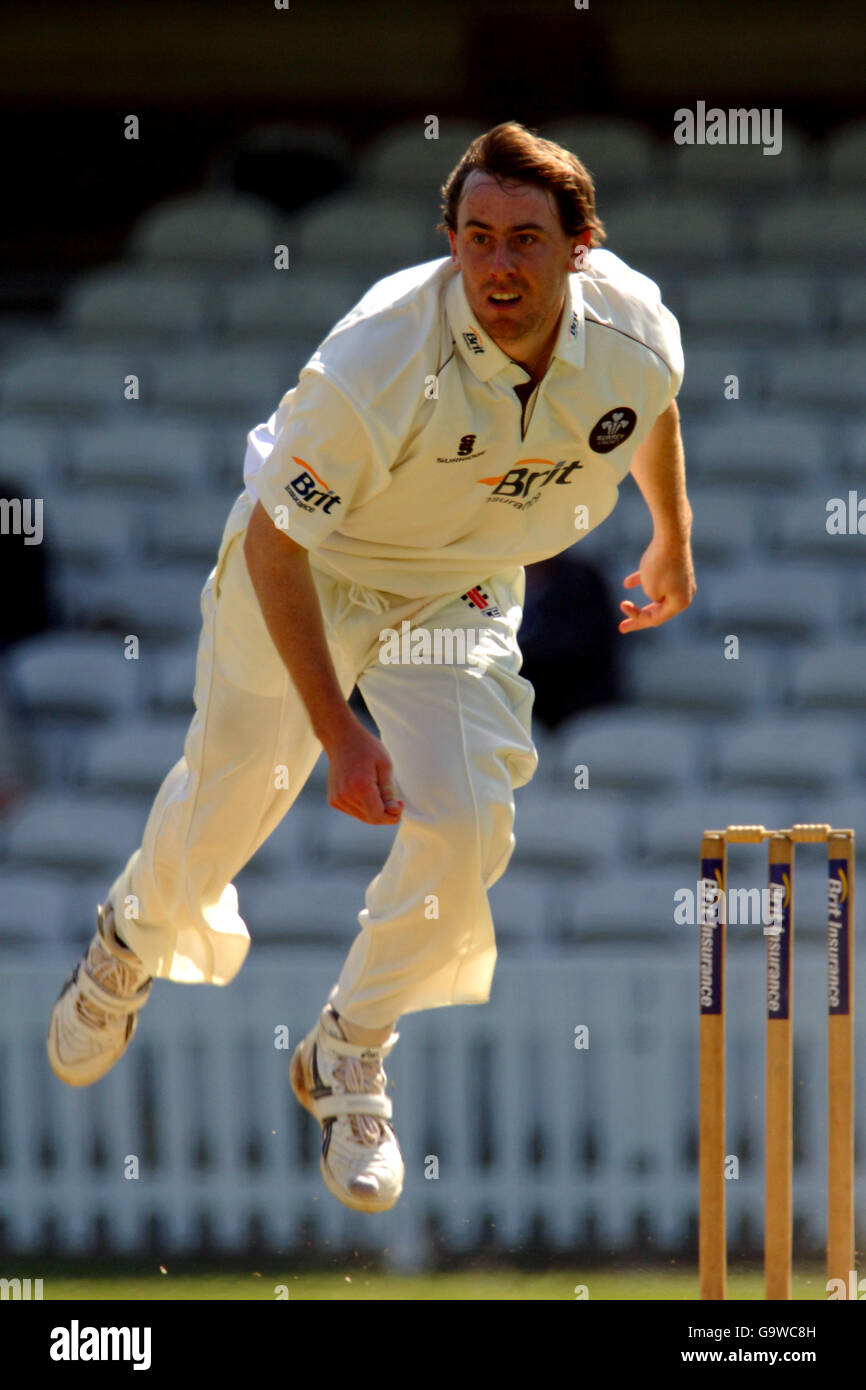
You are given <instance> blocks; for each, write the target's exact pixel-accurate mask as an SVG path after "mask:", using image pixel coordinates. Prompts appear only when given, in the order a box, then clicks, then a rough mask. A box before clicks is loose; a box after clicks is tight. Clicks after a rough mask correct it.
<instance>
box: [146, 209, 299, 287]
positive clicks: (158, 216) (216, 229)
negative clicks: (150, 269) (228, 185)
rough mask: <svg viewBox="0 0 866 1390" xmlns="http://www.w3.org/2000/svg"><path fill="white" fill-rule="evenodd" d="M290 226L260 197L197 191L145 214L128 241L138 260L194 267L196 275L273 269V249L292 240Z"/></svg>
mask: <svg viewBox="0 0 866 1390" xmlns="http://www.w3.org/2000/svg"><path fill="white" fill-rule="evenodd" d="M289 239H290V238H289V237H288V236H287V234H286V225H285V224H283V223H282V221H281V219H280V218H278V217H277V216H276V214H275V212H274V209H273V208H272V207H271V206H270V204H268V203H264V202H260V201H259V200H258V199H257V198H250V197H247V196H240V195H236V194H235V195H233V194H226V193H222V192H218V193H194V194H191V195H185V196H183V197H179V198H168V199H166V200H165V201H164V202H161V203H158V204H157V205H156V206H155V207H153V208H151V209H150V210H149V211H148V212H146V213H145V214H144V216H143V217H142V218H141V220H140V221H139V222H138V224H137V225H136V227H135V229H134V231H133V234H132V237H131V239H130V245H129V249H130V252H131V254H132V256H133V258H135V259H140V260H141V261H144V262H145V263H149V264H151V265H153V264H159V265H166V266H177V265H183V266H187V265H190V266H192V267H194V268H195V270H196V271H197V272H200V271H202V270H203V269H208V268H211V269H213V270H214V271H216V270H219V271H221V272H222V271H224V270H225V269H226V267H228V266H234V267H238V266H242V265H248V266H250V267H253V266H256V265H258V266H261V267H262V269H264V268H265V267H266V266H269V265H270V266H272V265H273V263H274V246H275V245H276V244H277V243H279V242H282V243H286V242H288V241H289Z"/></svg>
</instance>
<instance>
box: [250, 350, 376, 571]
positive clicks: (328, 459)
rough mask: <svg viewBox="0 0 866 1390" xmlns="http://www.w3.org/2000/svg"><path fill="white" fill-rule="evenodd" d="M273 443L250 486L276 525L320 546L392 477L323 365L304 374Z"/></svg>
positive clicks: (304, 542)
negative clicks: (325, 372)
mask: <svg viewBox="0 0 866 1390" xmlns="http://www.w3.org/2000/svg"><path fill="white" fill-rule="evenodd" d="M291 397H292V398H291V403H290V405H289V409H288V412H287V414H286V417H285V419H284V420H283V423H282V427H281V428H280V430H279V432H278V434H277V436H276V439H275V442H274V447H273V449H272V450H271V451H270V453H269V454H268V456H267V458H266V459H265V460H264V462H263V463H262V464H261V465H260V467H259V468H258V469H257V470H256V472H255V474H254V475H253V477H252V480H251V481H252V486H253V490H254V491H255V494H256V496H257V497H258V498H259V501H260V502H261V504H262V506H263V507H264V508H265V510H266V511H267V513H268V515H269V516H270V518H271V520H272V521H273V522H274V524H275V525H276V526H278V527H280V528H281V529H282V530H284V531H285V532H286V534H287V535H288V536H289V537H290V538H291V539H292V540H293V541H297V543H298V545H302V546H304V547H305V548H306V549H307V550H314V549H315V548H316V547H317V546H319V545H321V544H322V542H323V541H324V540H325V539H326V537H327V536H329V535H330V534H331V532H332V531H337V530H339V528H340V526H341V524H342V523H343V522H345V520H346V518H347V516H349V514H350V513H351V512H352V511H353V510H354V509H355V508H357V507H360V506H362V505H363V504H364V503H365V502H368V501H369V500H370V498H371V497H374V496H375V495H376V493H378V492H381V491H382V489H383V488H385V487H387V486H388V483H389V482H390V481H391V473H390V469H389V467H388V463H387V461H386V459H385V458H384V456H383V454H382V451H381V449H379V448H378V447H377V444H376V442H375V439H374V438H373V435H372V433H371V430H370V429H369V427H368V425H367V423H366V422H365V420H364V418H363V414H362V412H361V411H360V410H359V409H357V408H356V407H355V406H354V405H353V404H352V403H351V402H350V401H349V399H348V397H347V396H346V394H345V393H344V392H343V391H342V390H340V388H339V387H338V386H336V385H335V384H334V382H333V381H331V380H330V379H329V378H328V377H326V376H325V375H324V373H323V372H321V371H320V370H316V369H315V368H314V369H311V370H306V371H304V372H303V373H302V374H301V377H300V380H299V381H298V385H297V386H296V388H295V390H294V391H293V392H292V393H291Z"/></svg>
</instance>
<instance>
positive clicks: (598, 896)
mask: <svg viewBox="0 0 866 1390" xmlns="http://www.w3.org/2000/svg"><path fill="white" fill-rule="evenodd" d="M696 882H697V875H695V876H694V881H692V882H691V884H690V886H691V888H692V891H694V888H695V884H696ZM684 886H686V887H687V886H689V882H688V881H687V882H686V883H685V884H684V883H683V874H682V872H681V871H680V870H677V869H675V868H669V869H666V868H661V869H657V868H640V867H636V866H635V865H634V864H633V863H632V862H629V864H628V871H627V872H624V873H621V874H604V875H599V876H597V877H594V878H593V879H591V880H588V881H586V882H581V883H579V884H577V885H576V887H575V891H574V893H573V894H569V895H568V896H567V897H566V898H565V900H564V904H563V910H564V921H563V927H562V935H563V939H564V940H565V941H567V940H569V939H571V938H576V939H577V940H599V941H603V942H604V943H605V944H606V945H608V946H616V945H618V944H621V943H626V942H629V941H634V940H635V939H640V938H642V937H643V938H644V939H646V940H651V939H652V938H654V937H659V936H661V937H665V938H675V939H678V940H680V941H681V942H682V945H683V949H684V950H686V949H688V946H689V944H693V945H694V955H695V960H697V953H698V947H697V940H696V939H695V937H694V932H695V928H694V927H689V926H682V925H677V923H676V922H675V921H674V911H675V907H676V900H675V897H674V895H675V893H676V892H677V890H678V889H680V888H682V887H684Z"/></svg>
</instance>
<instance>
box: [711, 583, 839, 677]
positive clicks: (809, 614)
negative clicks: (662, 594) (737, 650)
mask: <svg viewBox="0 0 866 1390" xmlns="http://www.w3.org/2000/svg"><path fill="white" fill-rule="evenodd" d="M703 594H704V597H703V602H702V616H703V621H704V622H705V623H706V624H707V625H708V628H709V630H710V631H712V632H718V633H720V634H723V635H724V634H727V633H734V634H738V635H740V636H741V637H742V635H743V634H744V633H746V634H758V633H760V634H763V635H764V636H766V637H768V638H770V639H771V640H775V641H777V642H787V641H788V640H789V639H790V638H792V637H793V638H797V637H801V638H802V637H808V636H810V635H812V634H813V633H818V632H826V631H828V630H831V629H832V627H833V624H834V621H835V618H836V615H837V613H838V612H839V606H840V600H841V597H842V594H841V587H840V583H839V581H838V580H836V579H834V578H833V577H832V575H830V574H828V573H827V572H826V570H825V569H823V568H816V569H807V568H805V567H804V566H803V565H782V564H780V563H778V562H777V563H775V564H774V565H772V566H771V565H761V564H755V565H751V566H748V567H744V568H740V569H738V570H737V572H736V573H735V574H724V575H718V576H716V577H715V578H714V580H713V582H712V583H707V584H706V585H705V587H704V590H703ZM744 655H745V652H741V656H744Z"/></svg>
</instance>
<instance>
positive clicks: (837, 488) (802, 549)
mask: <svg viewBox="0 0 866 1390" xmlns="http://www.w3.org/2000/svg"><path fill="white" fill-rule="evenodd" d="M852 482H853V479H851V480H845V481H841V480H839V479H838V478H837V479H835V480H833V479H825V480H824V482H823V484H822V485H821V486H820V488H815V487H814V485H813V487H812V488H810V491H809V493H808V494H807V495H805V496H803V497H789V498H788V499H787V501H786V502H785V505H784V507H780V508H779V509H778V511H775V512H773V513H772V514H771V515H768V517H767V534H768V536H769V538H770V540H771V542H772V545H773V549H774V550H777V551H778V552H779V553H780V554H782V555H784V556H785V557H786V558H787V559H788V560H789V561H796V560H798V559H799V560H802V559H804V558H805V557H809V558H810V559H813V560H815V559H820V560H822V561H824V563H825V566H826V567H827V572H828V573H829V567H830V566H833V567H836V566H851V567H852V568H853V567H854V566H857V567H862V564H863V536H862V535H860V534H859V533H855V534H854V535H850V534H848V532H847V530H845V531H844V532H843V533H840V534H836V532H835V531H832V532H831V531H828V530H827V523H828V521H831V520H832V522H833V524H834V526H835V524H836V522H835V517H836V512H837V509H836V507H833V508H832V509H831V511H829V512H828V509H827V507H828V503H830V502H833V501H835V500H839V501H842V502H843V503H844V504H845V514H844V518H843V525H845V526H846V527H847V526H848V524H849V497H848V493H849V491H850V490H851V484H852ZM855 491H856V489H855ZM851 515H853V517H854V525H855V526H856V524H857V520H858V515H857V508H856V506H855V508H854V509H853V512H852V513H851ZM864 526H866V522H864Z"/></svg>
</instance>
